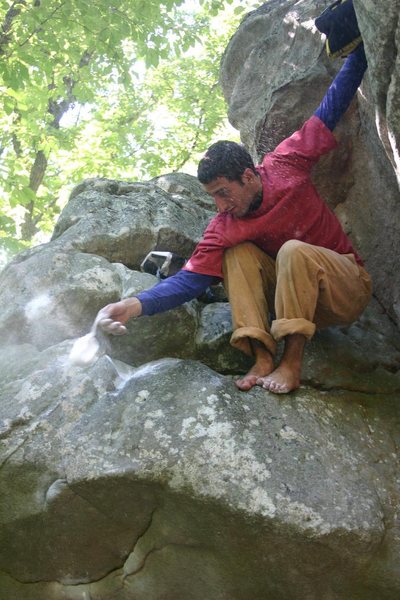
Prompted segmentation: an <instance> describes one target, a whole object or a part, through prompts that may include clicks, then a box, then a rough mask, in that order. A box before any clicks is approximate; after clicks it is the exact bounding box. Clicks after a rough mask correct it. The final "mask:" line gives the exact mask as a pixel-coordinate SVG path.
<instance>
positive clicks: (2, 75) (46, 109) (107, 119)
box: [0, 0, 249, 251]
mask: <svg viewBox="0 0 400 600" xmlns="http://www.w3.org/2000/svg"><path fill="white" fill-rule="evenodd" d="M194 7H195V10H194ZM243 8H244V7H242V6H240V3H239V2H238V0H200V2H197V3H193V2H190V1H189V0H186V2H184V0H157V1H156V0H91V2H88V1H87V0H14V1H12V2H11V1H10V0H0V54H1V57H0V58H1V60H0V95H1V103H0V124H1V132H2V133H1V137H0V173H1V180H0V191H1V195H0V236H1V237H0V243H1V244H2V246H3V248H6V249H7V251H10V250H11V251H16V250H18V249H21V248H22V247H24V246H26V245H30V244H32V243H35V241H37V240H38V239H40V236H41V235H42V236H43V234H46V233H48V232H50V231H51V229H52V227H53V225H54V220H55V217H56V215H57V213H58V212H59V211H60V207H61V205H62V201H61V202H60V192H61V191H62V190H63V189H70V188H71V186H72V185H74V184H76V183H77V182H79V181H80V180H82V179H83V178H85V177H95V176H96V177H97V176H99V177H115V178H128V179H131V180H132V179H144V178H149V177H154V176H157V175H160V174H162V173H165V172H171V171H175V170H179V169H182V168H183V167H184V165H185V164H187V163H188V161H190V160H191V159H192V158H193V156H195V155H196V153H198V152H199V151H203V150H204V148H205V147H206V146H207V145H208V144H209V142H210V140H211V139H212V137H213V135H215V132H216V131H217V130H218V128H220V127H221V124H222V123H224V122H225V118H226V107H225V104H224V101H223V98H222V96H221V92H220V90H219V87H218V84H217V82H218V69H219V62H220V57H221V55H222V52H223V50H224V48H225V46H226V44H227V41H228V39H229V37H230V35H232V33H233V31H234V30H235V28H236V27H237V25H238V21H239V18H240V13H241V11H242V10H243ZM245 8H246V10H247V11H248V10H249V5H247V6H246V7H245ZM38 233H39V236H38Z"/></svg>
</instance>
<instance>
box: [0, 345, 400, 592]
mask: <svg viewBox="0 0 400 600" xmlns="http://www.w3.org/2000/svg"><path fill="white" fill-rule="evenodd" d="M69 347H70V342H63V343H61V344H58V345H56V346H53V347H52V348H49V349H46V350H43V351H42V352H38V351H37V350H36V349H35V348H34V347H32V346H28V345H25V346H23V345H20V346H14V347H11V346H10V347H9V348H8V349H7V357H3V360H2V362H1V364H0V375H1V381H2V398H3V400H4V402H3V403H2V406H1V416H2V417H3V420H2V427H1V430H0V435H1V445H2V465H3V466H2V469H1V471H0V490H1V494H0V498H1V502H0V522H1V538H0V564H1V569H0V598H1V599H2V600H21V599H22V598H23V600H39V599H40V600H61V599H62V600H76V599H77V598H85V597H88V598H89V597H90V598H96V599H97V600H110V599H111V598H118V599H119V600H120V599H125V600H128V599H129V600H142V599H143V600H149V599H151V600H153V599H154V600H158V599H160V598H163V599H165V600H189V599H190V600H191V599H193V600H197V599H198V600H203V599H204V598H210V599H215V600H217V599H222V600H249V599H260V600H261V599H264V598H271V600H272V599H274V600H279V599H282V600H283V599H285V600H286V599H287V598H293V599H296V600H302V599H303V598H309V599H311V600H314V599H315V600H321V599H322V598H326V599H328V598H329V599H333V600H336V599H349V598H351V599H352V600H356V599H359V600H376V598H380V600H384V599H385V600H391V599H393V600H397V598H398V596H399V589H400V581H399V571H398V561H399V559H400V545H399V541H400V540H399V529H398V523H397V519H398V517H397V502H396V498H398V494H399V480H398V454H397V448H398V445H399V442H400V439H399V429H398V425H399V416H400V411H399V407H398V403H397V401H396V398H397V397H398V395H397V397H396V395H394V394H390V393H389V394H384V393H381V394H378V395H375V396H374V395H371V394H370V393H363V392H357V391H355V390H354V389H353V391H349V390H344V389H342V390H337V391H331V392H330V393H321V391H319V390H317V389H313V388H312V387H303V388H302V389H301V390H300V391H298V392H297V393H296V395H295V396H293V397H284V398H280V397H277V396H274V395H272V394H269V393H266V392H264V391H263V390H261V389H255V390H253V391H251V392H250V393H249V394H247V395H244V394H242V393H240V392H239V391H238V390H237V389H236V387H235V386H234V384H233V382H232V381H231V380H230V379H229V378H226V377H224V376H221V375H218V374H217V373H215V372H214V371H211V370H209V369H208V368H207V367H205V366H204V365H202V364H201V363H196V362H191V361H182V360H179V359H163V360H160V361H156V362H152V363H149V364H146V365H144V366H142V367H139V368H137V369H135V368H128V367H127V365H126V364H123V363H119V362H118V361H112V360H110V358H109V357H107V356H104V357H103V358H101V359H100V360H99V361H98V362H97V363H96V365H95V366H93V367H91V368H89V369H87V370H82V369H80V368H79V367H71V366H70V365H69V364H68V361H67V360H66V353H67V351H68V348H69ZM10 361H11V364H12V365H15V364H16V363H17V364H18V367H15V366H14V367H12V368H11V369H10ZM355 387H356V386H355V385H353V388H355ZM397 389H398V388H397Z"/></svg>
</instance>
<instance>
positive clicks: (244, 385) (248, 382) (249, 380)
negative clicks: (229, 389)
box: [235, 375, 257, 392]
mask: <svg viewBox="0 0 400 600" xmlns="http://www.w3.org/2000/svg"><path fill="white" fill-rule="evenodd" d="M256 379H257V377H256V376H255V375H253V376H251V377H245V378H244V379H237V380H236V381H235V384H236V387H238V388H239V390H242V392H247V391H248V390H250V389H251V388H252V387H253V386H255V385H256Z"/></svg>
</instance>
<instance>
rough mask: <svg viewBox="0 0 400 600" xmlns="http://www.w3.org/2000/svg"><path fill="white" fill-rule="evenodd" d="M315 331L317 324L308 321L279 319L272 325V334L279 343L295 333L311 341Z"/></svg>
mask: <svg viewBox="0 0 400 600" xmlns="http://www.w3.org/2000/svg"><path fill="white" fill-rule="evenodd" d="M315 330H316V325H315V323H312V322H311V321H307V319H277V320H276V321H272V325H271V334H272V335H273V336H274V339H275V340H276V341H277V342H278V341H279V340H281V339H282V338H284V337H286V336H287V335H293V334H294V333H300V334H301V335H304V336H305V337H306V338H307V339H308V340H310V339H311V338H312V336H313V335H314V333H315Z"/></svg>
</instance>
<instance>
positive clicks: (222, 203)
mask: <svg viewBox="0 0 400 600" xmlns="http://www.w3.org/2000/svg"><path fill="white" fill-rule="evenodd" d="M215 204H216V206H217V210H218V212H219V213H224V212H228V211H229V210H230V209H231V208H232V202H231V200H230V199H224V200H221V198H218V199H215Z"/></svg>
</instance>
